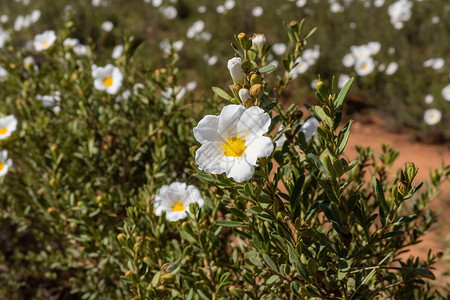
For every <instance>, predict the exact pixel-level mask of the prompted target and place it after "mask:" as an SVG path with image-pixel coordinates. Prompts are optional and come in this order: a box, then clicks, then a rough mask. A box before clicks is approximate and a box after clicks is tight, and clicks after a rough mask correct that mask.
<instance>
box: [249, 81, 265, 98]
mask: <svg viewBox="0 0 450 300" xmlns="http://www.w3.org/2000/svg"><path fill="white" fill-rule="evenodd" d="M263 92H264V89H263V86H262V84H255V85H253V86H252V87H251V88H250V95H252V96H253V97H255V98H256V99H258V98H259V97H261V95H262V94H263Z"/></svg>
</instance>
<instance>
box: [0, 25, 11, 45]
mask: <svg viewBox="0 0 450 300" xmlns="http://www.w3.org/2000/svg"><path fill="white" fill-rule="evenodd" d="M8 40H9V32H8V31H6V30H3V29H2V28H1V27H0V48H3V47H4V46H5V43H6V41H8Z"/></svg>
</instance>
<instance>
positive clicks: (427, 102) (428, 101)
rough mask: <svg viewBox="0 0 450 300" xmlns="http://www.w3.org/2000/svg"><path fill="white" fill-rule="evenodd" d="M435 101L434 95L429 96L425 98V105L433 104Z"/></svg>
mask: <svg viewBox="0 0 450 300" xmlns="http://www.w3.org/2000/svg"><path fill="white" fill-rule="evenodd" d="M433 101H434V97H433V95H430V94H428V95H426V96H425V103H426V104H431V103H433Z"/></svg>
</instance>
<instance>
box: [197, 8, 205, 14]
mask: <svg viewBox="0 0 450 300" xmlns="http://www.w3.org/2000/svg"><path fill="white" fill-rule="evenodd" d="M197 11H198V13H200V14H204V13H205V12H206V6H199V7H198V8H197Z"/></svg>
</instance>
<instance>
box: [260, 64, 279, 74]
mask: <svg viewBox="0 0 450 300" xmlns="http://www.w3.org/2000/svg"><path fill="white" fill-rule="evenodd" d="M275 69H276V67H275V66H274V65H267V66H264V67H262V68H259V69H258V71H259V73H261V74H264V73H270V72H272V71H273V70H275Z"/></svg>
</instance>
